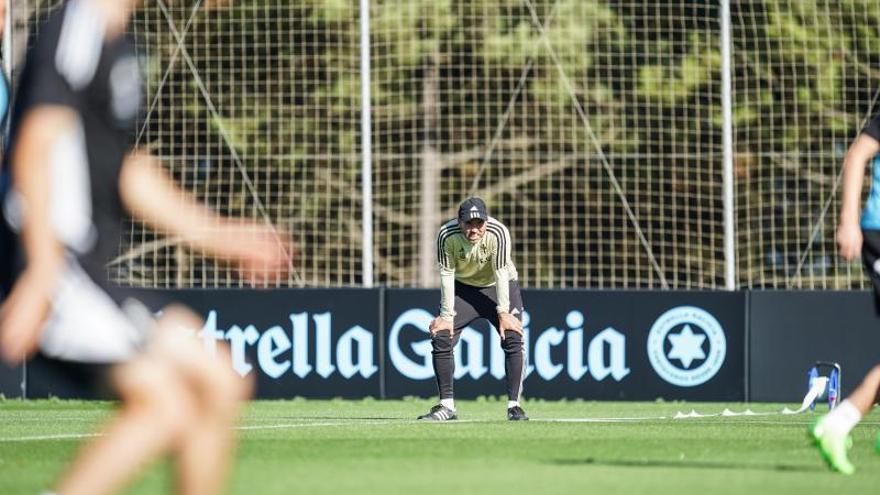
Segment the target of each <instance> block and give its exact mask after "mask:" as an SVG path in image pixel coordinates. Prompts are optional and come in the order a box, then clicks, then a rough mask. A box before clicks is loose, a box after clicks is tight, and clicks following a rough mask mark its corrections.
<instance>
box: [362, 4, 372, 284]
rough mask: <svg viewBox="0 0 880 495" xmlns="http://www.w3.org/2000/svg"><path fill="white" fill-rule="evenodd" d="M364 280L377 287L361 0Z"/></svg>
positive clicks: (365, 20) (365, 11) (366, 31)
mask: <svg viewBox="0 0 880 495" xmlns="http://www.w3.org/2000/svg"><path fill="white" fill-rule="evenodd" d="M360 32H361V37H360V38H361V41H360V45H361V55H360V58H361V202H362V204H361V208H362V211H361V214H362V216H361V222H362V223H363V231H362V232H363V233H362V239H361V253H362V254H361V264H362V280H363V282H362V283H363V286H364V287H367V288H369V287H372V286H373V127H372V119H371V117H372V115H371V113H372V111H373V110H372V106H371V104H370V98H371V96H370V81H371V78H370V0H360Z"/></svg>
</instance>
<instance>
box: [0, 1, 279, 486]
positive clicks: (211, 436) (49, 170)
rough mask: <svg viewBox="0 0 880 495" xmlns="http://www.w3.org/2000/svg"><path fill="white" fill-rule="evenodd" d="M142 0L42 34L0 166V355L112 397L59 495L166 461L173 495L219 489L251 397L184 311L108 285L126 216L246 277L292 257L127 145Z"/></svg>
mask: <svg viewBox="0 0 880 495" xmlns="http://www.w3.org/2000/svg"><path fill="white" fill-rule="evenodd" d="M138 3H139V2H138V1H136V0H70V1H69V2H68V3H66V4H65V5H64V6H63V7H62V8H60V9H59V10H57V11H56V13H54V14H53V15H52V16H51V17H50V18H49V19H47V20H46V22H45V24H43V25H42V26H41V28H40V29H39V31H38V35H37V36H36V37H35V38H33V40H32V41H33V44H32V47H31V48H30V50H29V51H28V53H27V58H26V62H25V66H24V70H23V73H22V77H21V81H20V82H21V84H20V86H19V87H20V90H19V93H18V95H17V97H16V101H15V105H14V110H13V116H12V118H13V120H12V129H11V141H10V142H11V146H10V149H9V152H8V154H7V161H6V164H5V165H4V169H3V173H4V174H5V175H6V176H7V177H6V180H5V181H4V183H6V184H7V186H8V187H7V190H6V191H4V194H3V217H4V218H3V220H4V221H3V222H0V223H2V224H3V225H4V226H5V227H6V228H5V234H6V238H7V242H5V243H4V244H3V246H5V249H7V250H10V249H13V248H15V247H18V249H17V250H16V251H15V252H3V253H0V255H2V256H0V260H2V261H3V262H4V263H6V262H9V263H10V264H11V265H12V266H10V267H6V270H5V271H6V273H8V274H11V276H10V277H7V280H3V282H4V285H6V287H5V289H6V290H10V289H11V291H10V292H8V297H6V299H5V301H4V302H3V306H2V309H0V351H2V357H3V358H4V359H5V360H6V361H7V362H10V363H16V362H19V361H21V360H22V359H23V358H25V357H26V356H28V355H31V354H32V353H34V352H36V351H38V350H39V353H40V354H41V356H42V358H45V359H46V360H47V361H53V362H55V363H59V364H60V365H63V366H67V367H68V369H69V368H70V367H76V368H77V369H78V370H87V372H88V373H91V374H92V375H93V377H92V378H90V379H89V380H88V381H89V382H90V385H93V386H98V385H100V383H99V382H100V381H101V380H102V379H106V380H108V381H109V382H110V383H108V385H111V386H112V388H113V390H114V391H115V393H116V395H117V396H118V397H119V399H121V405H120V408H119V410H118V411H117V412H116V414H115V416H114V417H113V418H112V419H111V420H110V421H109V423H108V424H107V425H106V426H105V427H104V430H103V432H102V435H100V436H99V437H98V438H97V439H95V440H93V441H91V442H90V443H89V444H87V445H86V446H85V447H84V448H83V449H82V450H81V451H80V452H79V454H78V455H77V457H76V459H75V460H74V462H73V464H72V465H71V466H70V468H69V470H68V471H67V472H66V473H65V474H64V475H63V476H62V478H61V480H60V482H59V483H58V485H57V487H56V489H55V490H56V491H55V493H58V494H63V495H79V494H87V495H98V494H106V493H112V492H115V491H118V490H119V489H120V488H121V487H123V486H124V485H125V484H126V483H127V482H129V481H131V479H132V478H133V477H134V476H135V475H137V474H138V473H139V472H140V471H141V469H142V468H144V467H145V466H146V465H147V463H148V462H149V461H152V460H154V459H156V458H158V457H160V456H165V455H167V456H170V457H171V459H172V460H173V462H174V465H175V471H174V472H175V476H176V484H175V488H176V490H177V492H178V493H182V494H213V493H217V492H219V491H220V489H221V488H222V486H223V484H224V478H225V475H226V474H227V472H228V462H229V457H230V455H231V452H232V447H233V443H234V437H233V431H232V425H233V424H234V422H235V421H236V418H237V415H238V409H239V406H240V403H241V401H242V399H245V398H246V397H247V396H248V395H249V393H250V387H249V385H248V384H247V383H246V382H244V381H242V380H241V379H240V378H239V377H238V376H237V375H236V374H235V373H234V372H233V371H232V367H231V366H230V365H229V363H228V362H227V361H225V359H226V357H227V353H226V350H225V349H222V348H221V349H220V350H219V352H217V353H216V355H214V356H212V355H210V353H209V352H208V351H207V350H205V348H204V347H203V346H202V345H201V344H200V343H199V341H198V340H197V339H196V338H195V330H197V329H198V328H200V327H201V322H200V321H199V319H198V318H197V317H196V316H195V315H194V314H192V313H190V312H189V311H188V310H185V309H183V308H182V307H175V306H169V307H166V308H165V309H164V310H163V311H162V316H161V317H160V318H159V319H158V321H156V320H154V319H153V315H152V313H151V312H150V311H149V310H148V309H147V308H146V306H145V305H144V304H143V303H142V302H141V301H139V300H138V296H132V295H131V294H127V293H126V291H125V289H122V288H117V287H113V286H112V285H110V284H109V283H108V281H107V275H106V267H107V263H108V262H109V261H110V260H111V259H112V258H113V257H114V256H116V255H117V254H118V250H119V240H120V237H121V235H120V234H121V232H120V228H121V226H122V223H123V219H124V217H125V210H128V211H129V212H131V213H132V214H133V215H134V216H135V217H136V218H138V219H140V220H143V221H145V222H146V223H147V224H149V225H151V226H152V227H153V228H155V229H156V230H157V231H159V232H163V233H166V234H168V235H172V236H177V237H179V238H180V239H182V240H183V241H184V242H186V243H187V244H188V245H189V246H191V247H192V248H194V249H197V250H200V251H202V252H204V253H206V254H209V255H211V256H214V257H217V258H218V259H220V260H225V261H227V262H229V263H233V264H235V265H236V266H237V267H238V268H239V269H240V270H241V271H242V273H243V275H244V276H245V277H246V278H248V279H249V280H251V281H252V282H255V283H259V282H263V281H265V280H263V279H261V276H265V275H266V274H270V273H271V274H272V275H277V274H279V273H284V272H285V269H286V268H287V267H288V266H289V263H290V260H289V259H288V255H287V253H289V249H288V246H286V244H285V243H284V242H282V241H280V239H281V237H279V234H278V233H277V232H275V231H274V229H272V228H271V227H264V226H261V225H257V224H253V223H246V222H242V221H235V220H231V219H225V218H221V217H219V216H217V215H216V214H214V213H213V212H212V211H211V210H209V209H207V208H206V207H203V206H202V205H200V204H198V203H196V202H194V201H193V200H191V199H190V198H188V197H187V195H186V194H185V193H184V192H183V191H181V190H179V189H177V188H176V187H175V185H174V184H173V182H172V180H171V179H170V178H169V177H168V176H167V175H166V174H165V173H164V172H163V170H162V168H161V167H160V166H159V164H158V162H157V161H156V160H155V159H154V158H153V157H151V156H150V155H149V154H147V153H146V152H144V151H138V150H132V149H131V146H132V140H131V137H132V136H133V134H134V130H135V128H134V126H135V123H136V121H137V117H138V113H139V107H140V100H141V96H142V94H141V79H140V72H139V68H138V61H137V58H136V56H135V53H134V50H133V45H132V43H131V42H130V41H129V40H128V39H127V37H126V36H125V33H124V32H125V28H126V26H127V24H128V22H129V16H130V15H131V14H132V11H133V9H134V8H135V7H136V6H137V4H138ZM213 3H217V2H213ZM10 238H11V239H12V240H11V241H9V239H10ZM10 282H13V283H14V285H12V286H11V287H10V286H9V284H10ZM111 367H112V368H111Z"/></svg>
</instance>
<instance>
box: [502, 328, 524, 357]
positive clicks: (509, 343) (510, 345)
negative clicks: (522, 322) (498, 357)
mask: <svg viewBox="0 0 880 495" xmlns="http://www.w3.org/2000/svg"><path fill="white" fill-rule="evenodd" d="M501 347H502V348H503V349H504V351H505V352H507V353H516V352H522V350H523V338H522V335H520V334H519V333H518V332H512V331H510V330H508V331H507V332H504V340H502V341H501Z"/></svg>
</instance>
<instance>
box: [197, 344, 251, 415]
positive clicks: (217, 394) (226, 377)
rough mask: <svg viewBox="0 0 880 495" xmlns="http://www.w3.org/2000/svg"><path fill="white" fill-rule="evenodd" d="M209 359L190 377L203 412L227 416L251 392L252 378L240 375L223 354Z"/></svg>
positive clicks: (236, 408)
mask: <svg viewBox="0 0 880 495" xmlns="http://www.w3.org/2000/svg"><path fill="white" fill-rule="evenodd" d="M204 357H205V358H206V359H210V360H211V361H210V363H209V364H208V365H206V366H202V367H199V368H198V371H197V374H196V375H195V376H194V377H192V381H193V384H192V385H193V387H194V389H195V393H196V395H197V397H198V399H199V406H200V408H201V410H202V411H203V414H207V415H216V416H223V417H227V416H229V415H230V414H234V413H236V412H237V411H238V408H239V406H240V405H241V403H242V402H243V401H245V400H247V399H248V398H250V396H251V394H252V393H253V379H250V378H242V377H240V376H239V375H238V374H237V373H236V372H235V371H234V370H233V369H232V366H231V365H230V364H229V363H228V360H227V359H224V356H223V355H221V356H218V357H219V359H214V358H211V357H208V356H204Z"/></svg>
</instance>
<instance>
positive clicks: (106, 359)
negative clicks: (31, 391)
mask: <svg viewBox="0 0 880 495" xmlns="http://www.w3.org/2000/svg"><path fill="white" fill-rule="evenodd" d="M152 322H153V319H152V313H151V312H150V311H149V309H147V308H146V306H144V305H143V304H142V303H140V301H137V300H136V299H133V298H129V299H126V300H125V301H124V302H123V303H122V305H121V307H120V305H119V304H117V303H116V301H114V300H113V298H112V297H110V295H109V294H107V292H106V291H104V289H102V288H101V287H99V286H98V285H97V284H95V282H94V281H93V280H92V279H91V278H90V277H89V276H88V275H87V274H86V272H85V271H84V270H83V269H82V267H80V266H79V264H78V263H77V262H76V261H75V260H73V259H70V258H68V259H67V260H66V263H65V268H64V272H63V274H62V276H61V280H60V281H59V284H58V288H57V290H56V292H55V297H54V298H53V301H52V308H51V311H50V314H49V318H48V319H47V321H46V324H45V326H44V327H43V334H42V339H41V341H40V350H41V352H42V353H43V354H44V355H45V356H48V357H51V358H55V359H60V360H63V361H73V362H81V363H117V362H121V361H125V360H127V359H129V358H131V357H132V356H133V355H134V354H135V353H137V352H138V351H139V350H140V349H141V348H142V347H143V345H144V343H145V342H146V339H147V334H148V332H149V329H150V328H151V327H152Z"/></svg>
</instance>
